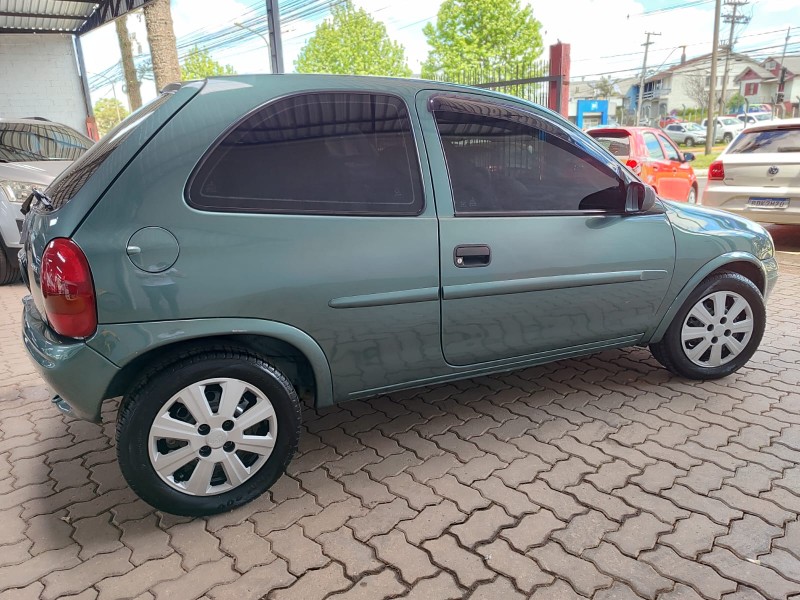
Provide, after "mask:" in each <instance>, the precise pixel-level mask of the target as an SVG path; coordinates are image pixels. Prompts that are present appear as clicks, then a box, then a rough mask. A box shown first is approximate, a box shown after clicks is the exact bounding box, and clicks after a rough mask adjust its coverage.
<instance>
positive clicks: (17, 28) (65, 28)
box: [0, 0, 150, 34]
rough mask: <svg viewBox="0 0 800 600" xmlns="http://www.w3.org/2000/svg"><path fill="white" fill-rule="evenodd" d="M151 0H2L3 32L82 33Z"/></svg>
mask: <svg viewBox="0 0 800 600" xmlns="http://www.w3.org/2000/svg"><path fill="white" fill-rule="evenodd" d="M149 1H150V0H0V33H75V34H82V33H86V32H87V31H90V30H91V29H94V28H95V27H99V26H100V25H102V24H104V23H107V22H108V21H111V20H113V19H116V18H117V17H119V16H121V15H124V14H125V13H126V12H129V11H131V10H134V9H137V8H139V7H141V6H143V5H144V4H147V2H149Z"/></svg>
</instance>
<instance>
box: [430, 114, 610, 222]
mask: <svg viewBox="0 0 800 600" xmlns="http://www.w3.org/2000/svg"><path fill="white" fill-rule="evenodd" d="M470 104H471V103H470V102H466V103H464V104H463V106H464V111H463V112H462V111H461V110H458V101H457V100H456V101H454V102H453V103H452V104H451V105H444V106H441V107H438V108H435V109H434V110H433V113H434V117H435V119H436V126H437V128H438V131H439V136H440V139H441V143H442V147H443V149H444V154H445V158H446V160H447V169H448V173H449V175H450V184H451V188H452V193H453V203H454V208H455V212H456V214H462V215H469V214H480V213H499V214H514V213H552V212H573V211H584V210H592V211H604V212H622V211H623V210H624V206H625V184H624V181H623V180H622V179H621V177H620V176H619V175H618V174H617V172H616V171H615V170H614V169H613V168H612V167H611V165H610V164H607V163H604V162H602V161H601V160H600V159H599V158H598V157H597V156H595V155H592V154H590V153H588V152H587V151H585V150H584V149H582V148H579V147H577V146H576V145H574V144H573V143H572V142H571V141H570V139H569V136H567V135H566V134H565V133H564V132H562V131H561V130H560V129H559V128H557V127H555V126H554V125H552V124H549V123H546V122H544V121H540V120H539V119H538V118H534V117H528V116H526V115H525V114H524V113H517V112H516V111H513V110H507V109H497V110H494V111H493V108H492V106H491V105H482V104H478V103H476V104H474V105H472V106H471V107H470ZM494 114H497V115H498V116H494ZM499 115H503V116H499ZM537 122H538V124H537ZM620 141H621V142H624V140H620ZM620 151H622V150H620ZM609 160H610V161H611V159H610V157H609ZM612 162H613V163H614V164H616V161H612Z"/></svg>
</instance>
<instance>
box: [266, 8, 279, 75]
mask: <svg viewBox="0 0 800 600" xmlns="http://www.w3.org/2000/svg"><path fill="white" fill-rule="evenodd" d="M266 2H267V29H268V30H269V42H267V45H268V46H269V52H270V64H271V65H272V72H273V73H283V44H282V43H281V15H280V12H279V10H278V0H266Z"/></svg>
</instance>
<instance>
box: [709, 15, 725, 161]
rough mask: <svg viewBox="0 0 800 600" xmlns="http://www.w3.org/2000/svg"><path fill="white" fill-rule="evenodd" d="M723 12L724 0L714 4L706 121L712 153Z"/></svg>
mask: <svg viewBox="0 0 800 600" xmlns="http://www.w3.org/2000/svg"><path fill="white" fill-rule="evenodd" d="M721 12H722V0H717V1H716V3H715V6H714V45H713V46H711V81H709V85H708V115H707V117H706V118H707V119H708V120H707V121H706V154H711V146H712V145H713V143H714V105H715V104H716V103H717V56H718V52H719V15H720V13H721Z"/></svg>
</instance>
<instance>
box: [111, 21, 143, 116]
mask: <svg viewBox="0 0 800 600" xmlns="http://www.w3.org/2000/svg"><path fill="white" fill-rule="evenodd" d="M126 18H127V17H120V18H119V19H117V20H116V21H114V24H115V25H116V27H117V38H118V39H119V51H120V53H121V54H122V70H123V72H124V73H125V89H126V91H127V93H128V104H130V106H131V112H133V111H134V110H136V109H137V108H139V107H140V106H141V105H142V91H141V90H140V89H139V86H141V82H140V81H139V79H138V77H136V65H135V64H134V63H133V51H132V49H131V38H130V36H129V35H128V23H127V21H126Z"/></svg>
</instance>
